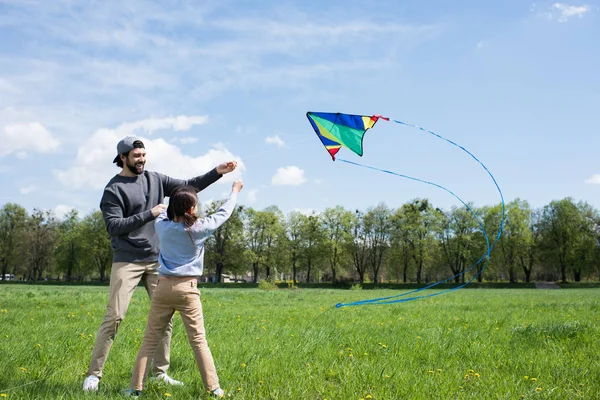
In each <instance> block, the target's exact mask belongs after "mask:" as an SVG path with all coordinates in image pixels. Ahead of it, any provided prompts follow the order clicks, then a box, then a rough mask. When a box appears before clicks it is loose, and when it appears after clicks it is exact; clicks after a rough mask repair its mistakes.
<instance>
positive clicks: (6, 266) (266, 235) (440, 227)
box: [0, 198, 600, 284]
mask: <svg viewBox="0 0 600 400" xmlns="http://www.w3.org/2000/svg"><path fill="white" fill-rule="evenodd" d="M219 205H220V203H218V202H213V203H211V204H209V205H208V206H207V207H205V208H204V210H203V213H204V214H209V213H212V212H214V211H215V210H216V209H218V207H219ZM504 213H505V221H504V224H503V226H502V236H501V238H500V240H499V241H498V242H497V244H496V246H495V248H494V249H493V251H492V252H491V255H490V256H489V257H485V256H484V255H485V254H486V252H487V244H486V243H489V244H490V245H491V244H492V243H493V242H494V240H495V238H496V236H497V233H498V230H499V228H500V225H501V224H500V223H501V216H502V205H501V204H498V205H495V206H485V207H480V208H477V207H474V206H473V205H471V204H469V205H467V206H466V207H452V208H451V209H450V210H443V209H440V208H437V207H434V206H433V205H432V204H431V202H430V201H429V200H428V199H414V200H412V201H410V202H407V203H405V204H403V205H402V206H401V207H399V208H396V209H391V208H389V207H388V206H386V204H384V203H380V204H378V205H376V206H373V207H370V208H368V209H366V210H347V209H345V208H344V207H341V206H336V207H332V208H327V209H325V210H324V211H322V212H320V213H313V214H311V215H305V214H302V213H300V212H296V211H293V212H290V213H288V214H287V215H285V214H284V213H283V212H282V211H281V210H280V209H279V208H278V207H277V206H270V207H267V208H265V209H263V210H257V209H254V208H252V207H247V206H239V207H237V208H236V210H235V212H234V213H233V215H232V217H231V218H230V220H229V221H228V222H227V223H226V224H224V225H223V226H222V227H220V228H219V229H218V230H217V231H216V232H215V234H214V235H213V236H211V237H210V239H209V240H208V241H207V243H206V251H205V268H206V270H205V275H206V276H210V277H212V279H213V281H214V282H222V281H223V280H224V278H225V277H227V278H229V279H240V280H241V279H245V280H247V281H251V282H258V281H259V280H262V279H266V280H271V281H280V280H285V281H288V282H291V283H298V282H333V283H339V282H360V283H364V282H414V283H419V284H421V283H429V282H436V281H440V280H443V279H448V278H451V280H453V281H455V282H465V280H469V279H472V278H475V277H476V279H477V281H479V282H482V281H508V282H511V283H515V282H519V281H521V282H531V281H534V280H550V281H561V282H568V281H575V282H579V281H582V280H596V279H599V278H600V268H599V266H600V242H599V238H600V214H599V213H598V211H597V210H596V209H594V208H593V207H592V206H590V205H589V204H588V203H586V202H583V201H580V202H576V201H575V200H573V199H572V198H565V199H562V200H555V201H552V202H551V203H550V204H547V205H545V206H544V207H542V208H539V209H535V208H532V207H531V206H530V205H529V204H528V202H527V201H524V200H521V199H516V200H514V201H512V202H510V203H507V204H506V205H505V206H504ZM473 214H475V216H474V215H473ZM484 231H485V234H484ZM486 235H487V239H486ZM478 261H480V263H479V264H477V265H476V263H477V262H478ZM111 263H112V249H111V244H110V238H109V236H108V234H107V233H106V229H105V226H104V220H103V218H102V213H101V212H100V211H99V210H97V211H94V212H92V213H90V214H89V215H86V216H84V217H80V216H79V214H78V212H77V211H76V210H72V211H70V212H69V213H68V214H66V215H65V216H64V217H63V218H60V219H58V218H56V216H54V215H53V213H52V212H50V211H44V210H38V209H35V210H33V212H32V213H31V214H29V213H28V212H27V211H26V210H25V209H24V208H23V207H21V206H20V205H18V204H14V203H7V204H5V205H4V206H3V207H2V208H1V209H0V272H1V275H0V279H7V278H8V277H11V278H12V276H14V277H15V278H16V279H20V280H28V281H36V280H62V281H69V282H73V281H89V280H100V281H106V280H108V278H109V276H110V268H111ZM484 263H485V266H486V268H485V270H484V271H483V272H481V273H479V271H480V270H481V269H482V266H483V265H484Z"/></svg>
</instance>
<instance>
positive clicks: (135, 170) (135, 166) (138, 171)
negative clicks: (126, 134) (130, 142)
mask: <svg viewBox="0 0 600 400" xmlns="http://www.w3.org/2000/svg"><path fill="white" fill-rule="evenodd" d="M125 165H126V166H127V169H128V170H129V171H131V173H133V174H136V175H141V174H142V173H143V172H144V163H143V162H138V163H135V164H130V163H129V160H126V161H125ZM138 166H139V167H140V168H138Z"/></svg>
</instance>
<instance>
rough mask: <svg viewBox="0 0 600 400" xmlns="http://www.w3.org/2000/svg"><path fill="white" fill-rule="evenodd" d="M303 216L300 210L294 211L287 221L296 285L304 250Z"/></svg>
mask: <svg viewBox="0 0 600 400" xmlns="http://www.w3.org/2000/svg"><path fill="white" fill-rule="evenodd" d="M302 217H303V215H302V214H301V213H299V212H298V211H292V212H290V213H289V214H288V217H287V221H286V225H285V226H286V234H287V239H288V240H287V243H288V246H289V256H290V262H291V264H292V281H293V282H294V285H295V284H297V283H298V280H297V274H298V265H297V264H298V260H299V258H300V254H301V251H302Z"/></svg>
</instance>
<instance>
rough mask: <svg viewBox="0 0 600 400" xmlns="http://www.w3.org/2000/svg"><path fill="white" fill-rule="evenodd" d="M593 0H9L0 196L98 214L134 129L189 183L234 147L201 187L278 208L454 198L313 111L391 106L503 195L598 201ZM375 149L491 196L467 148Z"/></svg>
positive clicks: (161, 165)
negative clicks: (317, 119)
mask: <svg viewBox="0 0 600 400" xmlns="http://www.w3.org/2000/svg"><path fill="white" fill-rule="evenodd" d="M599 37H600V7H599V4H598V2H590V1H587V2H573V3H571V2H569V3H556V2H535V3H527V2H523V1H503V2H481V1H460V2H446V1H402V2H399V1H384V0H374V1H370V2H368V4H367V3H365V2H352V1H327V2H321V1H308V0H305V1H258V2H257V1H202V2H182V1H166V2H165V1H156V2H151V1H135V0H134V1H126V2H123V1H120V2H116V1H106V2H74V1H66V0H60V1H59V0H56V1H51V2H50V1H35V0H20V1H12V0H3V1H0V179H1V182H2V184H1V185H0V204H5V203H8V202H14V203H18V204H21V205H22V206H24V207H26V208H27V209H28V210H32V209H33V208H39V209H50V210H54V211H55V212H56V214H57V215H58V216H61V215H63V214H64V213H65V212H66V211H67V210H69V209H71V208H75V209H77V210H79V211H80V212H81V213H82V214H83V215H85V214H87V213H89V212H91V211H93V210H95V209H97V208H98V203H99V200H100V197H101V194H102V189H103V187H104V185H105V184H106V182H107V181H108V180H109V179H110V178H111V177H112V176H113V175H114V174H116V173H118V171H119V170H118V169H117V168H116V167H115V166H114V165H113V164H111V161H112V159H113V158H114V156H115V153H116V143H117V141H118V140H119V139H121V138H122V137H124V136H126V135H130V134H133V135H136V136H139V137H140V138H142V139H143V140H144V142H145V143H146V147H147V151H148V163H147V169H150V170H156V171H159V172H163V173H165V174H168V175H170V176H173V177H178V178H186V177H191V176H194V175H197V174H200V173H203V172H206V171H208V170H209V169H210V168H212V167H214V166H215V165H217V163H219V162H221V161H226V160H229V159H236V160H238V161H239V165H240V168H239V169H238V171H236V173H235V174H231V175H230V176H227V179H223V180H222V181H220V182H219V183H218V184H215V185H213V186H212V187H210V188H209V189H207V190H206V191H204V192H202V193H201V194H200V199H201V201H203V202H205V201H209V200H214V199H221V198H224V197H225V196H226V195H227V193H228V192H229V188H230V185H231V181H232V179H234V178H240V177H241V178H242V179H243V180H244V183H245V187H244V191H243V193H242V195H241V197H240V202H241V203H242V204H245V205H248V206H252V207H256V208H259V209H262V208H264V207H267V206H269V205H272V204H275V205H277V206H279V207H280V208H281V209H282V210H283V211H284V212H286V213H287V212H289V211H291V210H302V211H307V210H315V211H322V210H323V209H325V208H327V207H333V206H335V205H342V206H344V207H347V208H349V209H354V208H358V209H363V210H364V209H367V208H368V207H371V206H374V205H376V204H377V203H379V202H385V203H386V204H387V205H388V206H390V207H398V206H399V205H401V204H403V203H404V202H406V201H409V200H411V199H414V198H423V197H426V198H429V199H430V200H431V201H432V202H433V204H434V205H435V206H438V207H442V208H449V207H451V206H452V205H459V203H458V201H457V200H456V199H455V198H453V197H452V196H450V195H449V194H448V193H446V192H444V191H442V190H439V189H436V188H434V187H432V186H427V185H423V184H419V183H415V182H412V181H409V180H406V179H401V178H396V177H393V176H390V175H387V174H383V173H379V172H376V171H371V170H367V169H362V168H358V167H354V166H352V165H348V164H344V163H340V162H332V161H331V159H330V158H329V157H328V155H327V153H326V151H325V150H324V149H323V147H322V145H321V143H320V142H319V140H318V139H317V137H316V136H315V134H314V133H313V131H312V129H311V127H310V124H309V123H308V121H307V119H306V116H305V114H306V112H307V111H328V112H345V113H351V114H365V115H372V114H382V115H384V116H387V117H390V118H393V119H397V120H402V121H406V122H408V123H411V124H415V125H419V126H423V127H424V128H426V129H429V130H432V131H434V132H436V133H438V134H440V135H442V136H444V137H447V138H449V139H452V140H454V141H456V142H458V143H460V144H461V145H463V146H465V147H466V148H467V149H468V150H470V151H471V152H472V153H474V154H475V155H476V156H477V157H478V158H479V159H480V160H481V161H482V162H483V163H484V164H485V165H486V166H487V167H488V168H489V169H490V171H491V172H492V173H493V174H494V176H495V177H496V179H497V181H498V184H499V185H500V187H501V189H502V191H503V193H504V196H505V199H506V201H510V200H513V199H515V198H521V199H525V200H527V201H529V202H530V203H531V205H532V206H534V207H541V206H543V205H545V204H547V203H549V202H550V201H552V200H554V199H561V198H564V197H567V196H571V197H573V198H574V199H575V200H584V201H587V202H588V203H590V204H592V205H593V206H595V207H598V208H600V165H599V162H598V152H599V149H600V135H599V134H598V126H600V112H599V111H598V110H599V105H600V74H599V73H598V71H600V45H599V44H598V38H599ZM364 151H365V154H364V156H363V157H362V158H361V157H358V156H356V155H354V154H353V153H351V152H350V151H348V150H347V149H342V150H341V151H340V153H339V156H340V157H343V158H346V159H348V160H351V161H356V162H361V163H364V164H367V165H372V166H376V167H379V168H384V169H388V170H392V171H395V172H397V173H400V174H406V175H409V176H414V177H417V178H420V179H424V180H428V181H432V182H435V183H437V184H440V185H443V186H445V187H447V188H448V189H450V190H452V191H454V192H455V193H456V194H457V195H458V196H460V197H461V198H463V199H464V200H465V201H470V202H473V203H474V204H475V205H476V206H483V205H492V204H496V203H498V202H499V200H500V198H499V194H498V192H497V191H496V188H495V186H494V185H493V182H492V181H491V179H490V178H489V176H488V175H487V174H486V173H485V171H484V170H483V169H482V168H481V167H480V166H479V165H478V164H477V163H476V162H474V160H472V159H471V158H469V157H468V156H467V155H466V154H465V153H462V152H460V151H459V150H457V149H456V148H454V147H452V146H449V145H448V144H446V143H445V142H443V141H441V140H439V139H435V138H434V137H432V136H431V135H427V134H424V133H423V132H420V131H418V130H415V129H410V128H406V127H402V126H401V125H398V124H395V123H393V122H385V121H380V122H378V123H377V125H376V126H375V128H374V129H373V130H371V131H369V132H368V133H367V135H366V137H365V141H364Z"/></svg>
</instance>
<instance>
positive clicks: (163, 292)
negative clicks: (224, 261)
mask: <svg viewBox="0 0 600 400" xmlns="http://www.w3.org/2000/svg"><path fill="white" fill-rule="evenodd" d="M196 285H197V279H196V278H195V277H181V278H179V277H177V278H175V277H164V276H161V277H160V278H159V279H158V286H157V288H156V290H155V291H154V295H153V296H152V302H151V303H150V312H149V313H148V325H147V326H146V332H145V333H144V341H143V342H142V346H141V347H140V350H139V352H138V355H137V359H136V360H135V367H134V369H133V376H132V377H131V388H132V389H135V390H142V389H143V388H144V383H145V380H146V375H147V374H148V360H149V359H150V358H151V357H152V355H153V354H154V351H155V350H156V347H157V346H158V345H159V342H160V340H161V338H162V337H163V336H164V335H165V331H166V330H167V329H169V326H170V324H171V320H172V318H173V314H174V313H175V311H179V315H181V319H182V320H183V324H184V326H185V330H186V332H187V336H188V340H189V342H190V345H191V346H192V350H193V351H194V357H195V358H196V364H197V365H198V369H199V370H200V375H201V376H202V382H203V383H204V387H205V388H206V389H207V390H215V389H217V388H218V387H219V378H218V376H217V370H216V368H215V363H214V361H213V357H212V354H211V352H210V349H209V348H208V342H207V341H206V331H205V330H204V317H203V315H202V303H200V292H199V291H198V288H197V287H196Z"/></svg>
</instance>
